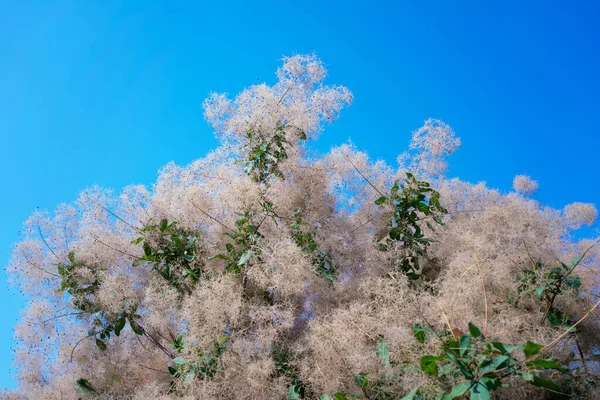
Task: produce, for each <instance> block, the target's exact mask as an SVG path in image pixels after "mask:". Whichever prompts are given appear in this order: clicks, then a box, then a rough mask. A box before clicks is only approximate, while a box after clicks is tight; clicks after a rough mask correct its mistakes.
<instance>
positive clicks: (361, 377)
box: [354, 372, 369, 389]
mask: <svg viewBox="0 0 600 400" xmlns="http://www.w3.org/2000/svg"><path fill="white" fill-rule="evenodd" d="M354 384H355V385H356V386H357V387H359V388H361V389H366V388H367V386H369V380H368V379H367V377H366V374H365V373H364V372H361V373H360V374H355V375H354Z"/></svg>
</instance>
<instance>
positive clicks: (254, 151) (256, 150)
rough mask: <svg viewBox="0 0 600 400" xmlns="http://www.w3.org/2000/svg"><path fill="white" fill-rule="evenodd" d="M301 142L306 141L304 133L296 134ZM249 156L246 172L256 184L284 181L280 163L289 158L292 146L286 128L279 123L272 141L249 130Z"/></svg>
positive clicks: (245, 163) (245, 162) (244, 162)
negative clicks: (289, 150)
mask: <svg viewBox="0 0 600 400" xmlns="http://www.w3.org/2000/svg"><path fill="white" fill-rule="evenodd" d="M295 133H296V135H297V136H298V137H299V138H300V140H306V134H305V133H304V132H302V131H299V132H295ZM246 134H247V136H248V140H249V143H248V147H249V148H248V155H247V157H246V159H245V160H244V161H243V165H244V171H246V174H248V175H249V176H250V177H251V178H252V180H253V181H254V182H257V183H265V182H266V181H267V180H268V179H269V178H271V177H276V178H280V179H283V178H284V176H283V172H282V171H281V169H280V163H281V162H282V161H284V160H286V159H287V158H288V152H287V150H286V147H288V146H290V145H291V144H290V142H289V141H288V139H287V137H286V135H287V132H286V126H285V125H284V124H281V123H280V122H278V123H277V126H276V127H275V130H274V132H273V134H272V135H270V139H265V138H263V137H262V135H261V133H260V131H258V130H252V129H249V130H248V131H247V132H246Z"/></svg>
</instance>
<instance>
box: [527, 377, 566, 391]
mask: <svg viewBox="0 0 600 400" xmlns="http://www.w3.org/2000/svg"><path fill="white" fill-rule="evenodd" d="M531 384H532V385H535V386H539V387H543V388H546V389H550V390H552V391H554V392H559V393H560V387H559V386H558V385H557V384H556V383H554V382H552V381H550V380H548V379H544V378H541V377H539V376H537V375H533V381H532V382H531Z"/></svg>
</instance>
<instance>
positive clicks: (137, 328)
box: [129, 317, 144, 335]
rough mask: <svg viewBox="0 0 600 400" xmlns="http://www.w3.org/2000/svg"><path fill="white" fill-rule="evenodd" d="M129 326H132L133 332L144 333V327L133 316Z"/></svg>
mask: <svg viewBox="0 0 600 400" xmlns="http://www.w3.org/2000/svg"><path fill="white" fill-rule="evenodd" d="M129 326H131V330H132V331H133V332H135V334H136V335H143V334H144V328H142V327H141V326H139V325H138V324H137V322H135V321H134V320H133V318H131V317H129Z"/></svg>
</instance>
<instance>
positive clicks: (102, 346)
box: [96, 339, 106, 351]
mask: <svg viewBox="0 0 600 400" xmlns="http://www.w3.org/2000/svg"><path fill="white" fill-rule="evenodd" d="M96 346H98V348H99V349H100V350H102V351H106V343H104V342H103V341H102V340H100V339H96Z"/></svg>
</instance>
